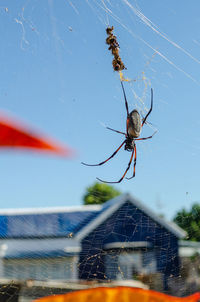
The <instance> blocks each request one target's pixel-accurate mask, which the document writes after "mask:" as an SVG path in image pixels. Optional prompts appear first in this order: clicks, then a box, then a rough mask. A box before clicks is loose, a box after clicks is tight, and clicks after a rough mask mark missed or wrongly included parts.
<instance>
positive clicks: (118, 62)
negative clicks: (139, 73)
mask: <svg viewBox="0 0 200 302" xmlns="http://www.w3.org/2000/svg"><path fill="white" fill-rule="evenodd" d="M113 30H114V27H113V26H112V27H107V28H106V33H107V35H108V37H107V39H106V44H108V45H109V48H108V50H110V51H111V52H112V55H113V56H114V59H113V61H112V65H113V69H114V71H122V70H123V69H126V67H125V65H124V63H123V62H122V59H121V58H120V55H119V43H118V42H117V37H116V36H114V34H113Z"/></svg>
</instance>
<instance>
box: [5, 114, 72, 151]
mask: <svg viewBox="0 0 200 302" xmlns="http://www.w3.org/2000/svg"><path fill="white" fill-rule="evenodd" d="M0 148H9V149H16V148H17V149H24V148H25V149H26V150H31V149H32V150H34V151H37V152H39V151H43V152H44V151H45V152H48V153H54V154H56V155H59V156H71V155H72V150H71V149H70V148H68V147H67V146H64V145H61V144H60V143H58V142H56V141H54V140H52V139H49V138H47V137H46V136H42V135H40V134H38V133H36V132H33V131H32V130H31V129H30V128H29V127H27V126H25V125H23V124H22V123H20V122H17V121H15V120H14V119H11V118H10V117H9V118H8V117H7V116H6V115H5V114H2V113H1V114H0Z"/></svg>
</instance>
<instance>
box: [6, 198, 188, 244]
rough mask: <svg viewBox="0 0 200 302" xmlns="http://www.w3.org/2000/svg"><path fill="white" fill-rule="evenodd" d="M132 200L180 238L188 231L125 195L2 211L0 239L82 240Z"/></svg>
mask: <svg viewBox="0 0 200 302" xmlns="http://www.w3.org/2000/svg"><path fill="white" fill-rule="evenodd" d="M126 202H130V203H132V204H133V205H134V206H136V207H137V208H139V209H140V210H141V211H143V213H145V214H146V215H148V216H149V217H151V218H152V219H153V220H154V221H155V222H157V223H158V224H160V225H161V226H162V227H164V228H166V229H167V230H168V231H169V232H171V233H173V234H174V235H175V236H176V237H178V238H183V237H185V236H186V233H185V232H184V231H183V230H182V229H181V228H179V227H178V226H177V225H175V224H174V223H172V222H167V221H166V220H164V219H163V218H160V217H159V216H157V215H156V214H154V213H153V212H152V211H151V210H150V209H148V208H147V207H146V206H144V205H143V204H142V203H141V202H140V201H138V200H137V199H136V198H133V197H132V196H130V195H129V194H122V195H120V196H117V197H116V198H113V199H111V200H110V201H107V202H106V203H104V204H102V205H93V206H81V207H76V208H75V207H73V208H69V207H60V208H41V209H22V210H19V209H17V210H14V209H11V210H1V211H0V238H1V239H8V238H61V237H65V238H66V237H67V238H72V237H73V238H75V239H76V240H78V241H81V240H82V239H83V238H84V237H86V236H87V235H88V234H89V233H90V232H91V231H93V230H94V229H95V228H97V227H98V225H99V224H101V223H103V222H104V221H105V220H106V219H108V217H110V216H111V215H112V214H113V213H114V212H115V211H117V210H118V209H119V208H120V207H121V206H122V205H123V204H124V203H126Z"/></svg>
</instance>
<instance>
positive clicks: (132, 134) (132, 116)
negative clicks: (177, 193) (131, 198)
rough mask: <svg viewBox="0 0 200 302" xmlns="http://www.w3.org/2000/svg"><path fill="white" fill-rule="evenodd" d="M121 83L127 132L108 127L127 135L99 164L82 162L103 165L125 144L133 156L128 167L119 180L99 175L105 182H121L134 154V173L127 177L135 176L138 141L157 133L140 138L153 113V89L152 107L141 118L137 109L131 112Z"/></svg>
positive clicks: (129, 164) (125, 148)
mask: <svg viewBox="0 0 200 302" xmlns="http://www.w3.org/2000/svg"><path fill="white" fill-rule="evenodd" d="M121 85H122V90H123V94H124V100H125V106H126V113H127V118H126V133H125V132H121V131H118V130H115V129H112V128H109V127H106V128H107V129H109V130H112V131H114V132H117V133H120V134H122V135H124V136H125V139H124V141H123V142H122V143H121V145H120V146H119V147H118V148H117V150H115V151H114V153H113V154H112V155H111V156H110V157H108V158H107V159H106V160H104V161H102V162H100V163H99V164H94V165H91V164H86V163H83V162H82V164H83V165H86V166H101V165H103V164H105V163H106V162H107V161H109V160H110V159H111V158H113V157H114V156H115V155H116V154H117V153H118V151H119V150H120V149H121V148H122V146H123V145H124V150H126V151H129V152H131V158H130V160H129V163H128V167H127V168H126V170H125V172H124V174H123V175H122V177H121V178H120V179H119V180H118V181H105V180H102V179H100V178H98V177H97V179H98V180H100V181H102V182H105V183H120V182H121V181H122V180H123V179H124V177H125V176H126V173H127V172H128V170H129V168H130V166H131V163H132V160H133V156H134V165H133V175H132V176H131V177H129V178H128V177H126V178H127V179H131V178H133V177H135V166H136V159H137V153H136V141H139V140H146V139H149V138H152V137H153V135H154V134H155V133H156V132H154V133H153V134H152V135H151V136H148V137H142V138H139V136H140V133H141V130H142V127H143V125H144V124H145V123H146V120H147V117H148V116H149V114H150V113H151V111H152V108H153V90H152V89H151V107H150V109H149V111H148V112H147V114H146V116H145V117H144V118H142V120H141V117H140V114H139V112H138V111H137V110H136V109H134V110H132V111H131V112H130V113H129V109H128V102H127V99H126V94H125V90H124V86H123V82H122V81H121Z"/></svg>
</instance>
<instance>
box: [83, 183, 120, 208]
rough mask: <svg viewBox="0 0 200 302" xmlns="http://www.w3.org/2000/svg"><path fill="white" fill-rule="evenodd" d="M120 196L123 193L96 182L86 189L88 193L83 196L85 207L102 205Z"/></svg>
mask: <svg viewBox="0 0 200 302" xmlns="http://www.w3.org/2000/svg"><path fill="white" fill-rule="evenodd" d="M120 194H121V192H120V191H118V190H116V189H115V188H114V187H112V186H109V185H107V184H104V183H98V182H96V183H94V184H93V185H92V186H89V187H88V188H87V189H86V193H85V195H84V196H83V202H84V204H85V205H86V204H87V205H89V204H102V203H104V202H106V201H107V200H109V199H111V198H114V197H116V196H118V195H120Z"/></svg>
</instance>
